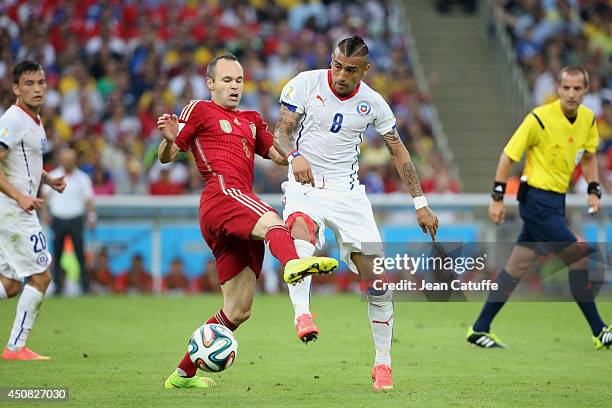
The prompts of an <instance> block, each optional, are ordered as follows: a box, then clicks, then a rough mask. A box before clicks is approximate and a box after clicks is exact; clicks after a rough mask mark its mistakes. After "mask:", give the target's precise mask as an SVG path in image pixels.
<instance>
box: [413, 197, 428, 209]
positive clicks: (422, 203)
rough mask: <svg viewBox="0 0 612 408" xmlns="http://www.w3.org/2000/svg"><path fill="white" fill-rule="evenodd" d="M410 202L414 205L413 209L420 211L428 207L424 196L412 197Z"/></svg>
mask: <svg viewBox="0 0 612 408" xmlns="http://www.w3.org/2000/svg"><path fill="white" fill-rule="evenodd" d="M412 202H413V203H414V209H415V210H420V209H421V208H423V207H428V206H429V204H427V199H426V198H425V196H418V197H412Z"/></svg>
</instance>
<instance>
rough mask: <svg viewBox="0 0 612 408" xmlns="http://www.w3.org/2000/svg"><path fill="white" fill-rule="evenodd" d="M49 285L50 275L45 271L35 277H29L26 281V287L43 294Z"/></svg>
mask: <svg viewBox="0 0 612 408" xmlns="http://www.w3.org/2000/svg"><path fill="white" fill-rule="evenodd" d="M50 283H51V273H50V272H49V271H45V272H43V273H38V274H36V275H32V276H30V278H29V279H28V285H30V286H33V287H35V288H36V289H38V291H39V292H42V293H45V292H46V291H47V288H48V287H49V284H50Z"/></svg>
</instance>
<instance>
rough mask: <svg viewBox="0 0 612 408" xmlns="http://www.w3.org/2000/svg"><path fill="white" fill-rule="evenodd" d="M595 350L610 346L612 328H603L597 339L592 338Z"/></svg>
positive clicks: (611, 343)
mask: <svg viewBox="0 0 612 408" xmlns="http://www.w3.org/2000/svg"><path fill="white" fill-rule="evenodd" d="M593 344H594V345H595V350H600V349H602V348H610V346H611V345H612V326H608V327H604V328H603V329H601V332H600V333H599V335H598V336H597V337H594V336H593Z"/></svg>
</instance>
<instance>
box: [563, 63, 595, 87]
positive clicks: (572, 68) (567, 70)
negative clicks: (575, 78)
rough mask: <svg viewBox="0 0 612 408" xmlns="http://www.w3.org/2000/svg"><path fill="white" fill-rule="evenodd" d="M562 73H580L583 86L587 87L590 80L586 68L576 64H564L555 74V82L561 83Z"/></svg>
mask: <svg viewBox="0 0 612 408" xmlns="http://www.w3.org/2000/svg"><path fill="white" fill-rule="evenodd" d="M563 74H568V75H579V74H582V79H583V80H584V87H585V88H586V87H588V86H589V83H590V82H591V80H590V79H589V73H588V72H587V70H586V69H584V68H582V67H579V66H578V65H568V66H565V67H563V68H562V69H561V71H559V75H558V76H557V82H559V83H561V80H562V79H563Z"/></svg>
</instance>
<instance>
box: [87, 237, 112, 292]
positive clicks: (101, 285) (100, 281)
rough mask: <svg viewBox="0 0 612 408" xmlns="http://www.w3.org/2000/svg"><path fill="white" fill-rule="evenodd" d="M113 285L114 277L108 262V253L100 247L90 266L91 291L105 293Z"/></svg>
mask: <svg viewBox="0 0 612 408" xmlns="http://www.w3.org/2000/svg"><path fill="white" fill-rule="evenodd" d="M113 286H114V278H113V273H112V272H111V270H110V266H109V262H108V253H107V250H106V248H101V249H100V251H99V252H98V253H97V255H96V257H95V259H94V263H93V267H92V268H91V292H92V293H95V294H106V293H109V292H110V291H111V290H112V289H113Z"/></svg>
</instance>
